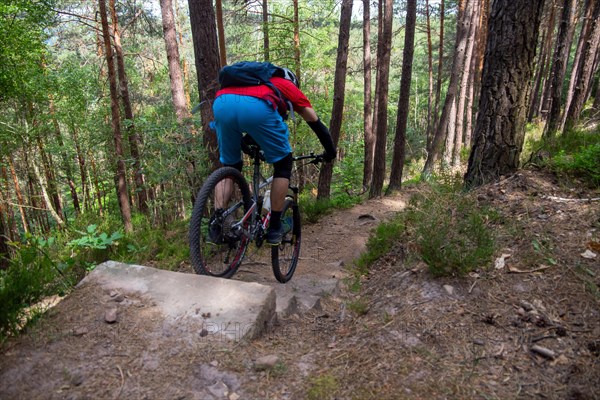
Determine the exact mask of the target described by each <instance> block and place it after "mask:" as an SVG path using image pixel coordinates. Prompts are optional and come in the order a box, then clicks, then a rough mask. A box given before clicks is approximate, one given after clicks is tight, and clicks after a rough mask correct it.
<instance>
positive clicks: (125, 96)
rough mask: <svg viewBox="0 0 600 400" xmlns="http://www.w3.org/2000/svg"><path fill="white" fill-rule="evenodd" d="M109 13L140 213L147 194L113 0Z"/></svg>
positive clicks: (146, 207) (144, 210) (112, 0)
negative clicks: (127, 121) (127, 122)
mask: <svg viewBox="0 0 600 400" xmlns="http://www.w3.org/2000/svg"><path fill="white" fill-rule="evenodd" d="M109 6H110V15H111V18H112V31H113V37H114V47H115V56H116V57H115V58H116V61H117V74H118V77H119V93H120V95H121V101H122V103H123V110H124V111H125V119H127V120H129V124H128V125H127V138H128V139H129V151H130V152H131V158H132V159H133V178H134V182H135V192H136V193H137V206H138V210H140V211H141V212H142V213H147V212H148V195H147V193H146V188H145V180H146V178H145V177H144V173H143V172H142V160H141V156H140V146H141V140H140V137H139V136H138V134H137V131H136V129H135V124H134V117H133V107H132V106H131V98H130V96H129V83H128V80H127V73H126V72H125V58H124V55H123V47H122V46H121V33H120V29H119V19H118V18H117V11H116V10H115V0H109Z"/></svg>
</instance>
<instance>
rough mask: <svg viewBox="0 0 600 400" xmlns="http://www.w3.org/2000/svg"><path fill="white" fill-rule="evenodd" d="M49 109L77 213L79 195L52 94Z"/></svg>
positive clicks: (79, 209) (78, 212) (77, 213)
mask: <svg viewBox="0 0 600 400" xmlns="http://www.w3.org/2000/svg"><path fill="white" fill-rule="evenodd" d="M48 100H49V111H50V115H51V117H52V125H53V126H54V137H55V138H56V142H57V143H58V146H59V147H60V156H61V164H62V166H63V169H64V171H65V175H66V178H67V184H68V185H69V190H70V192H71V199H72V200H73V208H74V209H75V214H76V215H79V214H80V213H81V206H80V204H79V197H78V195H77V188H76V187H75V182H74V180H73V169H72V168H71V163H70V162H69V158H68V157H67V152H66V150H65V143H64V141H63V138H62V133H61V131H60V126H59V124H58V120H57V119H56V111H55V108H54V100H53V99H52V96H49V99H48Z"/></svg>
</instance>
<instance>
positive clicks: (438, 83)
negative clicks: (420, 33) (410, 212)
mask: <svg viewBox="0 0 600 400" xmlns="http://www.w3.org/2000/svg"><path fill="white" fill-rule="evenodd" d="M444 13H445V11H444V0H442V1H440V44H439V48H438V69H437V80H436V83H435V101H434V106H433V129H432V131H431V134H430V135H429V136H428V137H427V153H430V152H431V145H432V142H433V137H434V136H435V131H436V130H437V128H438V115H439V109H440V98H441V97H442V73H443V71H444Z"/></svg>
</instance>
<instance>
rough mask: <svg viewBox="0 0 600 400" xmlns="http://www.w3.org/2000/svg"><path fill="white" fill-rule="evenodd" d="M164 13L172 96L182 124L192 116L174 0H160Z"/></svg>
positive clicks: (164, 32)
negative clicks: (183, 71)
mask: <svg viewBox="0 0 600 400" xmlns="http://www.w3.org/2000/svg"><path fill="white" fill-rule="evenodd" d="M160 10H161V14H162V25H163V35H164V38H165V48H166V51H167V63H168V65H169V78H170V83H171V98H172V101H173V107H174V108H175V115H176V116H177V122H179V123H180V124H182V123H183V122H184V121H185V120H188V119H189V118H190V117H191V114H190V112H189V110H188V108H187V104H186V100H185V89H184V87H183V74H182V72H181V64H180V56H179V46H178V44H177V32H176V31H175V18H174V16H173V1H172V0H160Z"/></svg>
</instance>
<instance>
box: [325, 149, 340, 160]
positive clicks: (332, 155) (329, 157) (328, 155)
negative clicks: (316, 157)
mask: <svg viewBox="0 0 600 400" xmlns="http://www.w3.org/2000/svg"><path fill="white" fill-rule="evenodd" d="M336 153H337V152H336V151H326V152H325V153H323V161H325V162H331V161H333V160H335V158H336V156H337V155H336Z"/></svg>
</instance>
